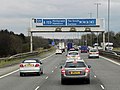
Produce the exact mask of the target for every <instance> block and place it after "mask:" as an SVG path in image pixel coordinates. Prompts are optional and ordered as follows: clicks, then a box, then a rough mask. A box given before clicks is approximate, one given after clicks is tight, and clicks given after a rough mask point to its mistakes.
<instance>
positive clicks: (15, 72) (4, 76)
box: [0, 53, 55, 79]
mask: <svg viewBox="0 0 120 90" xmlns="http://www.w3.org/2000/svg"><path fill="white" fill-rule="evenodd" d="M54 54H55V53H53V54H52V55H50V56H48V57H46V58H43V59H41V60H45V59H47V58H49V57H51V56H53V55H54ZM18 71H19V69H17V70H15V71H12V72H10V73H8V74H5V75H2V76H0V79H1V78H4V77H7V76H9V75H11V74H13V73H16V72H18Z"/></svg>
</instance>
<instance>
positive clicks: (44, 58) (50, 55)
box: [41, 53, 55, 60]
mask: <svg viewBox="0 0 120 90" xmlns="http://www.w3.org/2000/svg"><path fill="white" fill-rule="evenodd" d="M54 54H55V53H53V54H51V55H50V56H47V57H45V58H43V59H41V60H45V59H47V58H49V57H51V56H53V55H54Z"/></svg>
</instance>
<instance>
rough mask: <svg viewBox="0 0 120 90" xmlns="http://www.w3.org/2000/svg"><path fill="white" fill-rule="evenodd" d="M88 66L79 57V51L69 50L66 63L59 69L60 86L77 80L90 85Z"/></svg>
mask: <svg viewBox="0 0 120 90" xmlns="http://www.w3.org/2000/svg"><path fill="white" fill-rule="evenodd" d="M90 67H91V66H90V65H87V64H86V63H85V61H84V60H83V59H81V57H80V50H77V49H74V48H71V49H70V50H69V51H68V52H67V54H66V61H65V63H64V65H62V66H61V67H60V68H61V84H65V83H66V82H68V80H73V79H77V80H80V81H83V82H86V83H87V84H89V83H90Z"/></svg>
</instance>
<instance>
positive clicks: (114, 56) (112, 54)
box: [100, 50, 120, 61]
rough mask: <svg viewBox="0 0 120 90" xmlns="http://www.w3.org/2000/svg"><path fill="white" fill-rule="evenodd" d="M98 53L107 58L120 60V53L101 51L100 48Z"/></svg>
mask: <svg viewBox="0 0 120 90" xmlns="http://www.w3.org/2000/svg"><path fill="white" fill-rule="evenodd" d="M100 55H101V56H105V57H107V58H111V59H114V60H117V61H120V54H118V53H116V52H115V51H102V50H100Z"/></svg>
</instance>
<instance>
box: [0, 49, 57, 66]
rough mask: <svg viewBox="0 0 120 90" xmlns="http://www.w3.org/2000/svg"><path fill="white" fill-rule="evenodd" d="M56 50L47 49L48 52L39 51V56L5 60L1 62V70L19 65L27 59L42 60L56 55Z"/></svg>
mask: <svg viewBox="0 0 120 90" xmlns="http://www.w3.org/2000/svg"><path fill="white" fill-rule="evenodd" d="M54 51H55V49H54V48H53V47H52V48H50V49H46V50H43V49H42V50H39V54H38V55H35V56H28V57H25V58H18V59H5V60H0V68H3V67H7V66H12V65H15V64H19V63H20V62H21V61H22V60H24V59H27V58H36V57H40V58H44V57H46V56H47V55H49V54H51V53H54Z"/></svg>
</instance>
